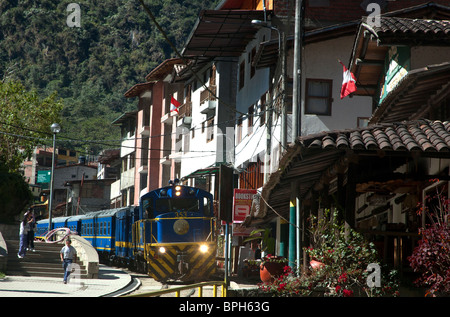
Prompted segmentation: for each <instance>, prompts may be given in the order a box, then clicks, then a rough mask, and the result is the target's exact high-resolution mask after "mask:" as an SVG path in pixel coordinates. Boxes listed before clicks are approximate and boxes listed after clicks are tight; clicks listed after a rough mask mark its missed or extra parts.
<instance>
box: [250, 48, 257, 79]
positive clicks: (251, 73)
mask: <svg viewBox="0 0 450 317" xmlns="http://www.w3.org/2000/svg"><path fill="white" fill-rule="evenodd" d="M250 54H251V55H250V58H249V64H250V78H253V76H255V72H256V67H255V66H253V62H254V60H255V55H256V47H254V48H253V49H252V52H251V53H250Z"/></svg>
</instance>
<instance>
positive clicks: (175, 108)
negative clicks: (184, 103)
mask: <svg viewBox="0 0 450 317" xmlns="http://www.w3.org/2000/svg"><path fill="white" fill-rule="evenodd" d="M180 105H181V104H180V103H179V102H178V100H176V99H175V98H174V97H173V96H172V99H170V112H172V111H176V112H177V113H178V107H179V106H180Z"/></svg>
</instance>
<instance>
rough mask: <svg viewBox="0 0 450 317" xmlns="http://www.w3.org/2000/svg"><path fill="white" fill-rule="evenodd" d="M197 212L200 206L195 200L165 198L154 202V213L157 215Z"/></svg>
mask: <svg viewBox="0 0 450 317" xmlns="http://www.w3.org/2000/svg"><path fill="white" fill-rule="evenodd" d="M199 210H200V205H199V200H198V199H197V198H166V199H158V200H157V201H156V211H157V212H158V213H166V212H175V211H199Z"/></svg>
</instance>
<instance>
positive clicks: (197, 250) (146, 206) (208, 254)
mask: <svg viewBox="0 0 450 317" xmlns="http://www.w3.org/2000/svg"><path fill="white" fill-rule="evenodd" d="M62 227H65V228H69V229H70V230H71V231H75V232H77V233H78V235H80V236H81V237H83V238H85V239H86V240H87V241H89V242H90V243H91V244H92V246H93V247H94V248H95V249H96V250H97V252H98V254H99V257H100V260H101V262H102V263H112V264H115V265H123V266H128V267H130V268H131V269H134V270H137V271H140V272H145V273H147V274H148V275H149V276H151V277H153V278H155V279H156V280H158V281H167V280H184V281H188V280H189V281H191V280H202V279H205V278H208V277H209V276H211V275H212V274H214V273H215V271H216V251H217V243H216V234H215V228H216V223H215V217H214V208H213V197H212V195H211V194H210V193H209V192H207V191H204V190H202V189H199V188H195V187H189V186H182V185H179V184H177V183H173V184H172V185H171V186H167V187H163V188H158V189H156V190H153V191H151V192H148V193H147V194H145V195H143V196H142V197H141V199H140V203H139V206H137V207H134V206H130V207H122V208H117V209H109V210H101V211H96V212H91V213H88V214H86V215H82V216H70V217H58V218H54V219H53V220H52V229H56V228H62ZM47 230H48V219H44V220H40V221H38V222H37V232H36V237H38V238H43V237H45V235H46V234H47Z"/></svg>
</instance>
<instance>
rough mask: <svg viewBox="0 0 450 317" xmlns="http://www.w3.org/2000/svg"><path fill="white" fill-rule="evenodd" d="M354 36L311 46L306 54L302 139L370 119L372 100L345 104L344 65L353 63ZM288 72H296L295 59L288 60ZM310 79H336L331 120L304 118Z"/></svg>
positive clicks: (356, 98) (347, 100) (348, 100)
mask: <svg viewBox="0 0 450 317" xmlns="http://www.w3.org/2000/svg"><path fill="white" fill-rule="evenodd" d="M353 41H354V36H353V35H352V36H346V37H339V38H336V39H332V40H327V41H323V42H319V43H313V44H308V45H307V46H306V47H305V49H304V51H303V63H302V64H303V66H302V67H303V72H302V76H303V78H302V124H301V125H302V135H308V134H313V133H317V132H321V131H329V130H336V129H347V128H355V127H357V117H370V116H371V114H372V100H371V98H369V97H361V96H354V97H352V98H350V97H349V96H347V97H345V98H344V99H342V100H341V98H340V91H341V87H342V75H343V70H342V65H341V64H340V63H339V61H338V60H341V61H342V62H343V63H344V64H345V65H346V66H348V61H349V59H350V54H351V51H352V46H353ZM287 65H288V72H289V70H292V57H290V58H288V63H287ZM306 78H316V79H332V80H333V84H332V91H333V103H332V110H331V111H332V112H331V116H319V115H310V114H304V109H305V101H304V100H305V84H306Z"/></svg>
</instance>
